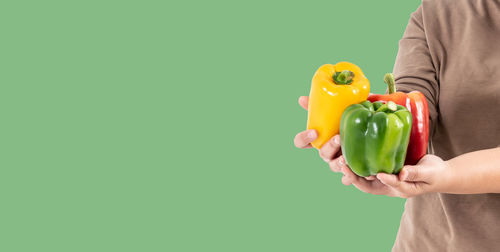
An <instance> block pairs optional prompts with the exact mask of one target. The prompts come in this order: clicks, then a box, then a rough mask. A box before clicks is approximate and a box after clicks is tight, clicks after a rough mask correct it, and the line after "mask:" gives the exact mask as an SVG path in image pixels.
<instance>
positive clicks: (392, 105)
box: [375, 101, 398, 112]
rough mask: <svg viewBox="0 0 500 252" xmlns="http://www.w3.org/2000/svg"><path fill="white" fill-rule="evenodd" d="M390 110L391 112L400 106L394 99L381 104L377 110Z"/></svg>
mask: <svg viewBox="0 0 500 252" xmlns="http://www.w3.org/2000/svg"><path fill="white" fill-rule="evenodd" d="M389 110H390V111H391V112H394V111H396V110H398V106H397V105H396V103H394V102H393V101H388V102H387V103H385V104H384V105H382V106H380V107H379V108H378V109H377V110H376V111H375V112H387V111H389Z"/></svg>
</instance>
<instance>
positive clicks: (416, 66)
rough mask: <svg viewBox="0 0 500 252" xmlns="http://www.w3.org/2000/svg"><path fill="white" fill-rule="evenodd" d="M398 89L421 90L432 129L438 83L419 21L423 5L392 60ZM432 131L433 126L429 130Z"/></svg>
mask: <svg viewBox="0 0 500 252" xmlns="http://www.w3.org/2000/svg"><path fill="white" fill-rule="evenodd" d="M393 73H394V78H395V82H396V88H397V91H402V92H411V91H414V90H416V91H420V92H421V93H423V94H424V96H425V97H426V98H427V102H428V104H429V119H430V126H431V129H433V128H434V125H435V122H436V120H437V105H438V97H439V84H438V81H437V80H436V76H437V74H436V70H435V67H434V64H433V61H432V58H431V54H430V51H429V46H428V44H427V39H426V33H425V29H424V25H423V22H422V6H420V7H419V8H418V9H417V10H416V11H415V12H414V13H412V15H411V18H410V21H409V22H408V25H407V26H406V30H405V32H404V35H403V38H402V39H401V40H400V41H399V50H398V54H397V57H396V62H395V64H394V70H393ZM431 132H432V130H431Z"/></svg>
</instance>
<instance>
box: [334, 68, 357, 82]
mask: <svg viewBox="0 0 500 252" xmlns="http://www.w3.org/2000/svg"><path fill="white" fill-rule="evenodd" d="M352 78H354V73H353V72H351V71H349V70H344V71H342V72H335V74H334V75H333V81H334V82H335V84H338V85H349V84H351V83H352Z"/></svg>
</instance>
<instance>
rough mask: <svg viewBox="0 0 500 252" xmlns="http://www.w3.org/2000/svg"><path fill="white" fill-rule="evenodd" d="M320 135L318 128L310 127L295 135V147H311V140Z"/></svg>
mask: <svg viewBox="0 0 500 252" xmlns="http://www.w3.org/2000/svg"><path fill="white" fill-rule="evenodd" d="M317 137H318V133H317V132H316V130H313V129H310V130H306V131H302V132H300V133H299V134H297V135H296V136H295V139H294V140H293V142H294V144H295V147H297V148H311V147H312V146H311V142H312V141H314V140H315V139H316V138H317Z"/></svg>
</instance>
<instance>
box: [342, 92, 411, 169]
mask: <svg viewBox="0 0 500 252" xmlns="http://www.w3.org/2000/svg"><path fill="white" fill-rule="evenodd" d="M411 123H412V116H411V113H410V112H409V111H408V110H407V109H406V108H405V107H404V106H401V105H396V104H395V103H394V102H392V101H389V102H388V103H387V104H384V103H383V102H374V103H371V102H369V101H364V102H362V103H360V104H354V105H351V106H349V107H348V108H347V109H346V110H345V111H344V113H343V114H342V119H341V121H340V144H341V148H342V155H343V156H344V159H345V161H346V163H347V165H348V166H349V167H350V168H351V170H352V171H353V172H354V173H356V174H357V175H359V176H363V177H366V176H370V175H375V174H377V173H379V172H385V173H394V174H396V173H398V172H399V171H400V170H401V168H403V165H404V161H405V157H406V149H407V147H408V141H409V140H410V131H411Z"/></svg>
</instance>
